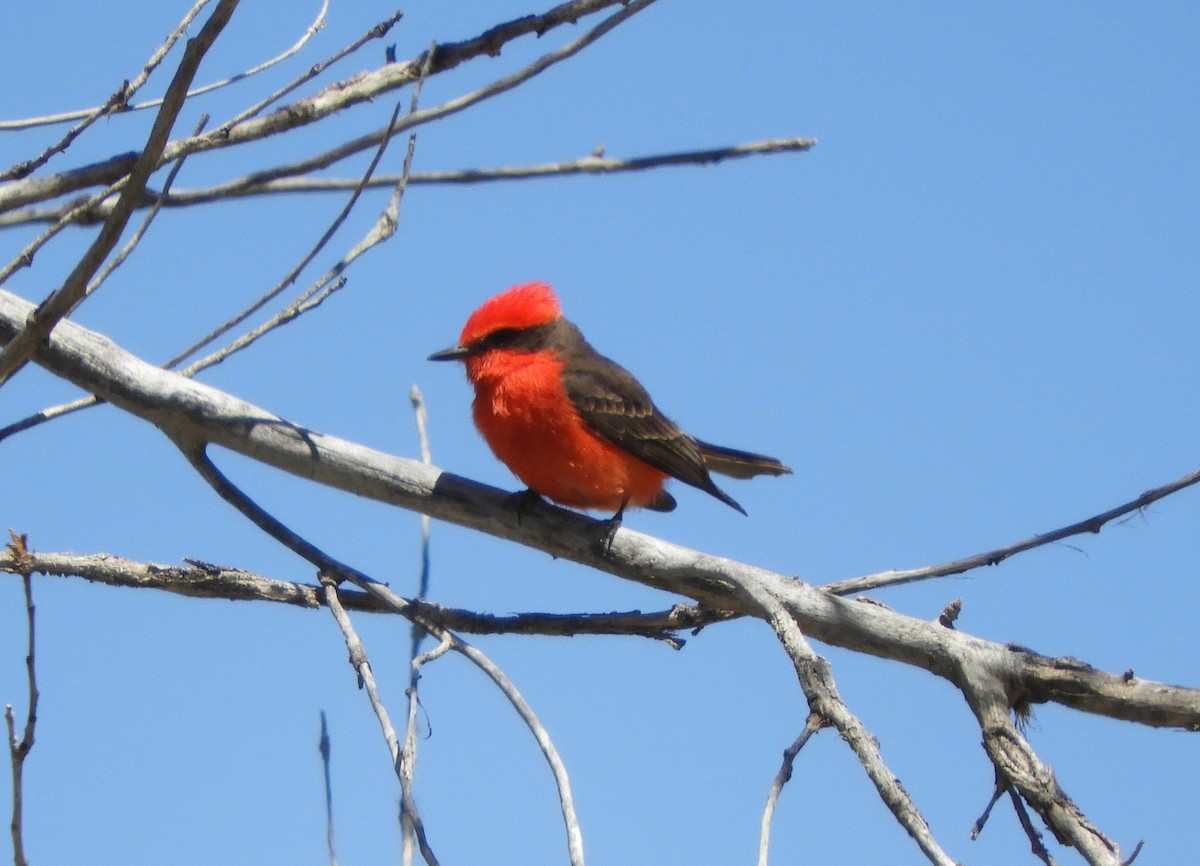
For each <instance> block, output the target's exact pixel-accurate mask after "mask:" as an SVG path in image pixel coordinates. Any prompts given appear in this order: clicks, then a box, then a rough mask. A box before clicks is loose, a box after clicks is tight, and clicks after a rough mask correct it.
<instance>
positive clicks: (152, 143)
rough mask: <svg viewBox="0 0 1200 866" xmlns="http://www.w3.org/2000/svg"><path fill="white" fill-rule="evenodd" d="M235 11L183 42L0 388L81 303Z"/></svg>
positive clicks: (5, 362) (2, 361)
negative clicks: (103, 208)
mask: <svg viewBox="0 0 1200 866" xmlns="http://www.w3.org/2000/svg"><path fill="white" fill-rule="evenodd" d="M236 8H237V0H220V2H218V3H217V8H216V9H215V10H213V14H212V16H211V17H210V18H209V19H208V21H207V22H205V24H204V27H203V28H202V29H201V31H200V33H199V35H197V36H196V37H195V38H194V39H189V40H188V44H187V48H186V49H185V51H184V53H183V59H182V60H181V61H180V63H179V69H178V70H176V72H175V78H174V79H173V80H172V81H171V85H170V87H168V88H167V95H166V97H165V99H164V102H163V105H162V109H161V110H160V111H159V113H158V116H157V117H156V118H155V119H154V126H153V128H152V129H151V130H150V137H149V139H148V140H147V142H146V147H145V149H143V150H142V152H141V154H140V155H139V156H138V158H137V161H136V162H135V164H134V166H133V169H132V170H131V171H130V174H129V182H128V184H127V185H126V187H125V189H124V190H123V191H122V192H121V197H120V199H119V200H118V201H117V206H116V207H115V208H114V209H113V212H112V213H111V214H110V215H109V217H108V219H106V220H105V221H104V226H103V228H101V230H100V234H99V236H98V237H97V238H96V240H95V241H94V242H93V243H92V245H91V246H90V247H89V248H88V250H87V252H86V253H84V255H83V257H82V258H81V259H80V260H79V262H78V263H77V264H76V265H75V267H74V269H72V271H71V274H70V275H69V276H68V277H67V279H66V281H65V282H64V283H63V285H62V286H61V287H60V288H59V289H57V290H56V291H55V292H54V293H53V294H51V295H50V297H48V298H47V299H46V300H45V301H43V302H42V304H41V305H40V306H39V307H38V309H37V311H36V312H35V313H34V315H33V317H32V318H31V319H30V320H29V321H28V322H26V324H25V325H24V327H23V328H22V331H21V333H19V334H17V335H16V336H15V337H14V338H13V339H12V340H11V341H10V342H9V343H8V344H7V345H6V346H5V347H4V350H3V351H0V386H3V384H4V383H5V382H6V381H7V380H8V379H9V377H11V376H12V374H13V373H15V372H16V371H17V370H19V369H20V368H21V367H22V366H24V364H25V362H26V361H27V360H28V359H29V356H30V354H31V353H32V352H33V350H34V348H35V347H36V346H37V344H38V343H40V342H41V341H42V340H44V339H45V338H46V337H47V335H49V333H50V332H51V330H53V328H54V326H55V325H56V324H57V323H58V322H59V321H60V320H61V319H63V318H64V317H66V316H67V315H68V314H69V313H70V312H71V310H72V309H74V308H75V306H76V305H77V304H78V303H79V302H80V301H81V300H82V299H83V297H84V293H85V291H86V290H87V283H88V280H89V279H90V278H91V276H92V274H94V273H95V272H96V269H97V268H99V267H100V264H101V263H102V262H103V260H104V259H105V258H106V257H107V256H108V254H109V252H110V251H111V250H112V249H113V247H114V246H116V244H117V241H118V240H120V238H121V232H122V231H123V230H124V228H125V224H126V223H127V222H128V221H129V217H130V215H131V214H132V213H133V205H134V201H135V200H136V199H137V198H138V197H139V196H140V195H141V192H142V190H143V189H144V188H145V186H146V181H147V180H148V179H149V177H150V173H151V172H152V171H153V170H154V169H155V168H157V166H158V162H159V158H160V157H161V155H162V152H163V148H164V147H165V146H166V143H167V136H168V135H170V132H171V127H172V126H173V125H174V123H175V118H176V116H177V115H178V114H179V111H180V109H181V108H183V101H184V98H185V96H186V94H187V88H188V85H189V84H190V83H191V80H192V78H193V77H194V76H195V74H196V71H197V69H199V67H200V61H201V60H202V59H203V57H204V55H205V53H207V51H208V49H209V48H210V47H211V46H212V44H213V43H214V42H215V41H216V39H217V37H218V36H219V35H220V34H221V31H222V30H224V29H225V25H226V24H227V23H228V21H229V18H230V16H232V15H233V10H234V9H236Z"/></svg>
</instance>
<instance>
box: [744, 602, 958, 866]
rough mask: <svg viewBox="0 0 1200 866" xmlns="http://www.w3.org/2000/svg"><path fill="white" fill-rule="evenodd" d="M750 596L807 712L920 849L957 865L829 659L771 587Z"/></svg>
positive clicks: (942, 863) (939, 862) (939, 865)
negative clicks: (844, 749)
mask: <svg viewBox="0 0 1200 866" xmlns="http://www.w3.org/2000/svg"><path fill="white" fill-rule="evenodd" d="M741 590H742V592H743V593H745V594H746V595H747V596H748V598H749V600H750V601H751V602H752V603H753V604H755V605H756V606H758V607H759V609H760V610H761V612H762V616H763V618H764V619H766V620H767V621H768V622H769V623H770V624H771V627H772V628H773V629H774V630H775V634H776V636H777V637H778V638H779V641H780V643H782V644H783V647H784V649H785V650H786V651H787V654H788V657H789V658H790V659H791V660H792V665H793V667H794V668H795V671H796V677H797V679H798V680H799V682H800V688H801V690H802V691H803V692H804V697H805V699H806V700H807V701H808V707H809V711H810V713H811V714H813V715H816V716H817V717H818V718H820V719H822V720H824V721H825V722H826V723H827V724H829V725H831V726H832V727H834V728H835V729H837V732H838V733H839V734H841V735H842V739H843V740H845V741H846V743H847V745H849V746H850V749H851V750H852V751H853V752H854V754H855V756H856V757H857V758H858V760H859V763H860V764H862V767H863V769H864V770H865V771H866V774H867V778H869V779H870V780H871V782H872V783H873V784H874V785H875V790H876V791H877V792H878V793H879V797H880V799H882V800H883V802H884V804H885V805H886V806H887V807H888V809H889V810H890V811H891V813H892V814H893V815H894V816H895V818H896V821H897V822H898V823H899V824H900V826H901V827H903V828H904V829H905V830H907V831H908V835H909V836H911V837H912V838H913V841H915V842H916V843H917V846H918V847H919V848H920V849H921V852H922V853H923V854H924V855H925V857H926V858H927V859H928V860H929V862H931V863H934V864H936V866H958V864H957V863H956V861H955V860H954V859H952V858H951V857H950V855H949V854H947V853H946V852H945V851H944V850H943V849H942V847H941V845H939V844H938V841H937V839H936V838H934V836H933V833H932V832H931V831H930V829H929V824H928V822H926V820H925V817H924V816H923V815H922V814H921V812H920V810H918V809H917V805H916V803H914V802H913V800H912V798H911V797H910V796H909V794H908V792H907V791H906V790H904V786H903V785H901V784H900V780H899V779H898V778H897V777H896V775H895V774H894V773H893V772H892V771H891V770H890V769H889V768H888V766H887V764H886V763H885V762H884V760H883V755H882V754H881V753H880V750H879V742H878V741H877V740H876V739H875V737H874V736H872V735H871V732H870V731H868V730H867V728H866V726H865V725H863V723H862V720H861V719H859V718H858V717H857V716H855V715H854V714H853V713H852V712H850V708H849V707H847V706H846V704H845V702H844V701H843V700H842V698H841V695H840V694H838V690H837V685H836V684H835V683H834V681H833V675H832V673H831V672H830V669H829V662H828V661H826V660H825V659H823V658H821V657H820V656H819V655H817V653H816V652H815V651H814V650H813V648H812V646H811V645H810V644H809V642H808V638H806V637H805V635H804V633H803V632H802V631H801V630H800V626H799V625H798V624H797V622H796V620H795V619H794V618H793V617H792V615H791V614H790V613H789V612H788V610H787V608H786V607H785V606H784V604H783V602H782V601H781V600H780V599H779V598H777V597H776V596H775V595H774V594H773V593H772V592H771V591H770V590H769V589H766V588H764V587H759V586H758V585H756V584H753V583H745V584H743V585H742V586H741Z"/></svg>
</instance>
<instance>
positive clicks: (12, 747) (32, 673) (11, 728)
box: [4, 529, 38, 866]
mask: <svg viewBox="0 0 1200 866" xmlns="http://www.w3.org/2000/svg"><path fill="white" fill-rule="evenodd" d="M8 534H9V539H10V540H9V542H8V544H7V545H5V549H6V550H7V552H8V555H9V556H10V557H11V558H12V559H13V560H14V562H15V565H16V569H17V570H18V573H19V574H20V575H21V579H22V583H23V585H24V588H25V624H26V630H27V634H28V636H29V637H28V643H27V645H26V646H27V649H26V653H25V676H26V681H27V682H28V684H29V694H28V700H27V709H26V712H25V728H24V730H23V731H22V733H21V739H20V740H18V739H17V731H16V720H15V719H14V716H13V708H12V704H6V705H5V707H4V722H5V727H6V730H7V732H8V756H9V762H10V765H11V768H12V820H11V822H10V824H9V828H10V830H11V835H12V844H13V864H14V866H28V863H29V861H28V859H27V858H26V857H25V834H24V798H25V785H24V773H25V759H26V758H28V757H29V753H30V752H31V751H32V750H33V743H34V731H35V729H36V726H37V709H38V687H37V668H36V665H35V661H34V649H35V647H36V645H37V642H36V640H35V632H34V606H33V582H32V574H33V570H32V569H31V568H29V567H28V558H29V557H28V546H27V544H26V538H25V536H24V535H18V534H17V533H15V532H13V531H12V530H11V529H10V530H9V531H8Z"/></svg>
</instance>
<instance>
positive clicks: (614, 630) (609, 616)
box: [0, 551, 729, 649]
mask: <svg viewBox="0 0 1200 866" xmlns="http://www.w3.org/2000/svg"><path fill="white" fill-rule="evenodd" d="M26 556H27V557H28V558H27V559H17V558H15V557H14V556H13V555H12V554H11V553H8V554H3V553H0V571H3V572H10V573H13V574H20V573H21V569H22V568H25V567H26V566H28V568H29V569H30V571H32V572H35V573H37V574H46V575H53V576H57V577H80V578H83V579H84V580H89V581H92V582H95V583H103V584H106V585H108V586H123V587H128V588H132V589H155V590H160V591H165V592H171V593H174V594H176V595H182V596H187V597H189V598H220V599H225V600H228V601H269V602H275V603H279V604H289V605H292V606H294V607H304V608H314V609H315V608H318V607H320V606H321V603H322V602H321V590H320V587H317V586H312V585H310V584H303V583H292V582H290V581H286V580H278V579H276V578H270V577H264V576H262V575H259V574H254V573H253V572H249V571H244V570H242V569H240V568H234V567H231V566H224V565H213V564H211V563H207V562H201V561H199V560H194V559H192V560H187V561H186V564H184V565H164V564H160V563H153V562H137V561H134V560H131V559H124V558H122V557H119V556H111V555H109V554H103V553H102V554H92V555H87V554H75V553H43V552H33V551H29V552H28V553H27V554H26ZM339 597H340V598H341V601H342V605H343V606H344V607H345V608H346V609H347V610H355V611H362V612H364V613H397V612H398V611H397V609H396V607H395V606H394V605H392V604H390V603H385V602H381V601H380V600H378V599H377V598H375V597H374V596H371V595H368V594H367V593H363V592H351V591H347V590H342V591H341V593H340V596H339ZM408 604H409V606H410V608H411V610H412V612H413V614H414V615H415V616H416V617H418V618H419V620H420V621H421V622H423V623H425V624H426V625H431V626H434V627H437V628H442V629H452V630H454V631H458V632H467V633H470V634H516V635H544V636H550V637H572V636H574V635H579V634H596V635H630V636H633V637H648V638H653V639H655V640H660V641H663V642H665V643H667V644H668V645H669V646H671V647H673V648H675V649H678V648H680V647H681V646H683V643H684V642H683V640H681V639H680V638H678V637H676V636H675V633H676V632H678V631H683V630H686V629H699V628H703V627H705V626H708V625H711V624H713V623H716V622H722V621H724V620H726V619H729V616H728V615H727V614H723V613H720V612H717V611H709V610H704V609H702V608H699V607H695V606H693V605H685V604H678V605H675V606H674V607H672V608H670V609H668V610H663V611H657V612H654V613H642V612H641V611H637V610H633V611H625V612H614V613H571V614H567V613H519V614H512V615H509V616H496V615H493V614H487V613H476V612H475V611H469V610H462V609H460V608H450V607H444V606H442V605H440V604H437V603H435V602H431V601H426V600H423V599H413V600H411V601H410V602H409V603H408ZM422 631H424V628H422Z"/></svg>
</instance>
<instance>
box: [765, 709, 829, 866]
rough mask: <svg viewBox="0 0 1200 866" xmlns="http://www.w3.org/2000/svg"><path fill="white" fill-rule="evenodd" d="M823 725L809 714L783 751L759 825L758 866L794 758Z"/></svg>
mask: <svg viewBox="0 0 1200 866" xmlns="http://www.w3.org/2000/svg"><path fill="white" fill-rule="evenodd" d="M825 724H826V723H825V720H824V719H823V718H821V717H820V716H818V715H817V714H816V713H809V715H808V721H806V722H805V723H804V730H803V731H801V732H800V736H798V737H796V739H795V741H794V742H793V743H792V744H791V745H790V746H788V747H787V748H786V749H784V750H783V765H782V766H780V768H779V772H778V773H776V774H775V781H774V782H772V783H771V790H770V791H769V792H768V793H767V805H766V808H764V809H763V814H762V821H761V822H760V824H759V830H758V866H767V854H768V852H769V851H770V848H771V819H772V818H773V817H774V816H775V804H776V803H777V802H778V801H779V794H780V792H781V791H783V786H784V785H786V784H787V783H788V782H789V781H791V778H792V765H793V764H794V763H795V762H796V756H797V755H798V754H800V750H801V749H803V748H804V745H805V743H807V742H808V741H809V738H811V737H812V735H813V734H815V733H816V732H817V731H819V730H821V728H823V727H825Z"/></svg>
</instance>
